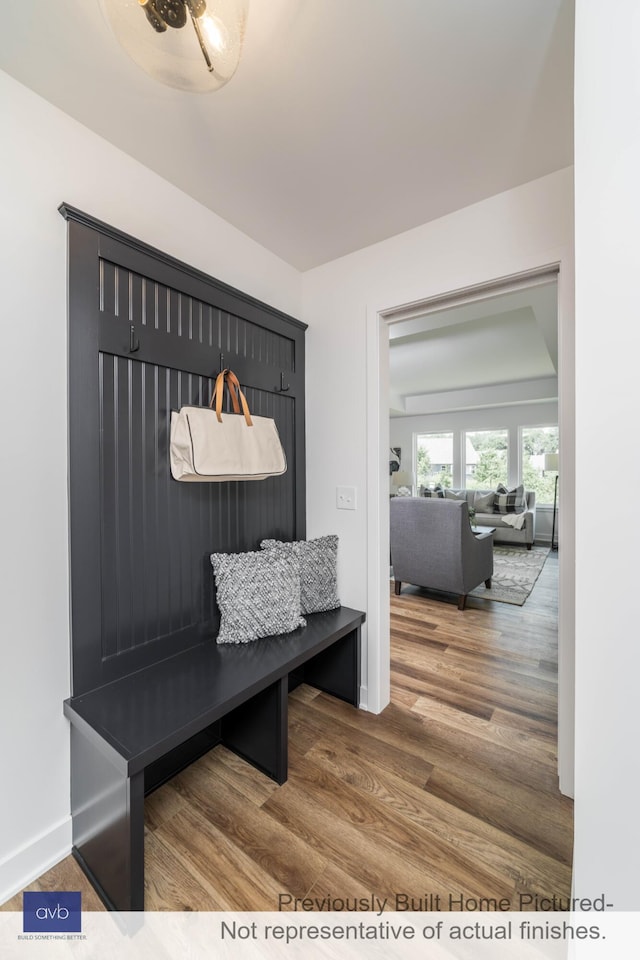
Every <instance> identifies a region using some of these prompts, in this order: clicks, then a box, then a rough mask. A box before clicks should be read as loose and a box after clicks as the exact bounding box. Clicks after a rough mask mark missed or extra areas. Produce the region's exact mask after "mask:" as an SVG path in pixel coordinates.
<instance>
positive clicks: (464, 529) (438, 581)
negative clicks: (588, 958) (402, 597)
mask: <svg viewBox="0 0 640 960" xmlns="http://www.w3.org/2000/svg"><path fill="white" fill-rule="evenodd" d="M389 511H390V514H391V563H392V565H393V577H394V580H395V592H396V594H399V593H400V589H401V586H402V584H403V583H413V584H415V585H416V586H420V587H428V588H430V589H432V590H442V591H445V592H447V593H455V594H457V595H458V609H459V610H464V607H465V603H466V599H467V594H468V593H469V591H470V590H473V589H474V587H477V586H478V585H479V584H481V583H482V582H483V581H484V583H485V585H486V586H487V588H489V587H490V586H491V577H492V575H493V534H491V533H483V534H480V535H478V536H475V535H474V534H473V533H472V531H471V524H470V523H469V508H468V506H467V502H466V500H445V499H429V498H423V497H394V498H393V499H392V500H391V501H390V503H389Z"/></svg>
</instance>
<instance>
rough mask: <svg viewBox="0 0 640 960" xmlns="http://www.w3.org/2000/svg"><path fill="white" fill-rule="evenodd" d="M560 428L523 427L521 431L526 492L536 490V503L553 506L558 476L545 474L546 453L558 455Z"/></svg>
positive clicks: (523, 475)
mask: <svg viewBox="0 0 640 960" xmlns="http://www.w3.org/2000/svg"><path fill="white" fill-rule="evenodd" d="M557 451H558V427H557V426H543V427H522V429H521V431H520V462H521V464H522V482H523V483H524V486H525V490H534V491H535V494H536V503H538V504H542V503H544V504H552V503H553V495H554V489H555V483H556V479H555V478H556V474H555V473H547V475H546V476H545V474H544V455H545V453H557Z"/></svg>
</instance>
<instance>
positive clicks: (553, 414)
mask: <svg viewBox="0 0 640 960" xmlns="http://www.w3.org/2000/svg"><path fill="white" fill-rule="evenodd" d="M557 422H558V404H557V403H532V404H518V405H517V406H504V407H492V408H487V409H479V410H461V411H455V412H451V413H440V414H432V415H427V414H421V415H420V416H415V417H391V419H390V422H389V444H390V446H392V447H400V449H401V450H402V466H403V468H404V469H406V470H409V471H413V473H414V476H415V463H413V462H412V457H413V455H414V437H415V435H416V434H420V433H440V432H444V431H463V430H503V429H507V430H509V438H510V450H509V477H508V478H506V479H507V480H508V482H509V484H510V485H514V484H516V483H517V482H518V477H517V470H518V428H519V427H527V426H539V425H540V424H555V423H557ZM552 520H553V510H552V509H550V508H548V507H542V508H540V507H539V506H538V509H537V510H536V539H537V540H540V541H543V542H547V543H550V542H551V530H552Z"/></svg>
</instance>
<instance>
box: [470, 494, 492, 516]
mask: <svg viewBox="0 0 640 960" xmlns="http://www.w3.org/2000/svg"><path fill="white" fill-rule="evenodd" d="M495 499H496V495H495V493H478V492H477V491H476V495H475V497H474V500H473V508H474V510H475V511H476V513H493V503H494V500H495Z"/></svg>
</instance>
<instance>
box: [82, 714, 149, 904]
mask: <svg viewBox="0 0 640 960" xmlns="http://www.w3.org/2000/svg"><path fill="white" fill-rule="evenodd" d="M109 751H110V748H109V747H108V745H106V750H105V745H104V741H102V738H101V737H100V736H99V735H98V734H97V733H95V732H94V731H93V730H90V729H88V731H87V735H85V734H84V733H82V732H80V731H79V730H78V728H77V727H76V726H74V725H72V727H71V813H72V818H73V855H74V857H75V859H76V860H77V861H78V863H79V864H80V866H81V867H82V869H83V870H84V872H85V873H86V874H87V876H88V877H89V879H90V880H91V882H92V884H93V886H94V887H95V889H96V890H97V892H98V894H99V895H100V897H101V899H102V900H103V902H104V903H105V905H106V906H107V907H108V908H109V909H110V910H127V911H129V910H144V771H140V772H139V773H136V774H135V775H134V776H131V777H129V776H127V774H126V772H125V771H124V770H123V769H118V767H117V766H116V765H114V763H112V762H111V759H110V757H109ZM120 764H124V761H122V760H120Z"/></svg>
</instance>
